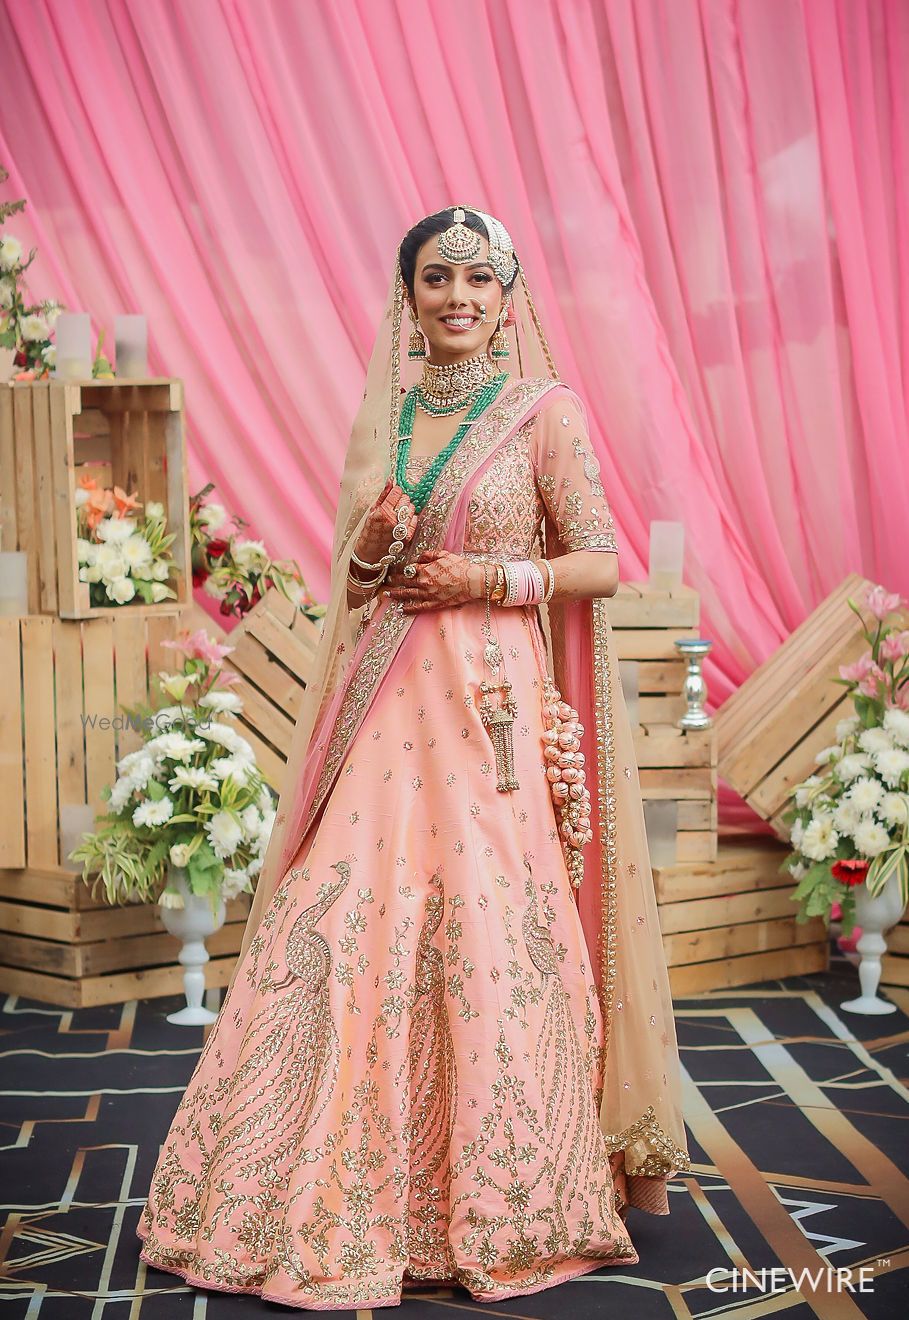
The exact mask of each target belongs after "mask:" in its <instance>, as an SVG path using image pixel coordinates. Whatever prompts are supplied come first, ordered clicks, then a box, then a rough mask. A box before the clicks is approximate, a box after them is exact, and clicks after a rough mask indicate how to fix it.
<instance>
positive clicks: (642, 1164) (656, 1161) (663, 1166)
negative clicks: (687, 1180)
mask: <svg viewBox="0 0 909 1320" xmlns="http://www.w3.org/2000/svg"><path fill="white" fill-rule="evenodd" d="M605 1140H606V1145H607V1148H608V1149H609V1151H610V1153H612V1152H614V1151H620V1150H621V1151H624V1152H625V1172H626V1173H628V1174H636V1175H639V1176H641V1177H645V1178H668V1177H669V1176H670V1175H671V1174H672V1173H684V1172H685V1171H687V1170H688V1169H690V1168H691V1161H690V1160H689V1158H688V1156H687V1155H686V1153H685V1152H684V1151H683V1150H679V1148H678V1146H677V1145H676V1144H675V1142H674V1141H673V1140H672V1139H671V1138H670V1137H668V1136H667V1135H666V1133H665V1132H664V1131H663V1129H662V1128H661V1127H660V1125H659V1123H658V1122H657V1118H656V1113H655V1112H654V1109H653V1106H652V1105H651V1106H649V1107H648V1108H647V1109H646V1110H645V1112H644V1113H643V1114H642V1115H641V1117H640V1118H639V1119H638V1120H637V1122H636V1123H631V1124H630V1125H629V1126H628V1127H627V1128H625V1129H624V1131H622V1132H613V1133H607V1134H606V1138H605Z"/></svg>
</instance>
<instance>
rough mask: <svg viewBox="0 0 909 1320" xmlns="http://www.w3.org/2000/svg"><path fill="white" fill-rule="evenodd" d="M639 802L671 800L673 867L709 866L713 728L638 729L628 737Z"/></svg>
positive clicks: (713, 837) (713, 824)
mask: <svg viewBox="0 0 909 1320" xmlns="http://www.w3.org/2000/svg"><path fill="white" fill-rule="evenodd" d="M634 752H635V759H636V760H637V763H638V774H639V777H640V781H641V796H642V797H643V799H644V801H645V802H646V801H648V800H653V799H657V800H660V799H662V800H665V799H667V798H669V799H675V801H677V802H678V810H679V824H678V834H677V837H676V859H677V861H678V863H688V862H710V861H713V860H714V859H715V858H716V855H717V769H716V734H715V732H714V730H713V728H708V729H679V728H677V727H676V726H675V725H674V724H650V725H642V726H641V727H640V728H639V729H638V730H637V732H636V733H635V736H634Z"/></svg>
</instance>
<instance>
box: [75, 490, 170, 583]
mask: <svg viewBox="0 0 909 1320" xmlns="http://www.w3.org/2000/svg"><path fill="white" fill-rule="evenodd" d="M140 508H141V505H140V504H139V502H138V500H137V499H136V493H135V492H134V493H133V494H132V495H127V493H126V491H124V490H122V489H121V488H120V487H119V486H114V487H113V488H112V489H111V488H108V487H100V486H99V485H98V483H97V482H96V481H95V480H94V478H93V477H88V476H82V477H81V478H80V480H79V485H78V486H77V488H76V530H77V539H76V554H77V557H78V560H79V580H80V582H87V583H89V584H90V585H89V600H90V602H91V604H92V605H105V606H109V605H111V604H114V605H127V604H129V602H130V601H132V600H134V599H135V598H136V597H137V596H138V597H139V598H140V600H142V601H144V603H145V604H146V605H152V604H157V603H158V602H159V601H162V600H176V599H177V593H176V591H174V589H173V587H169V586H168V585H167V582H168V579H169V578H170V576H171V574H172V572H173V568H174V561H173V558H172V557H171V555H170V554H169V553H168V551H169V547H170V546H171V545H172V544H173V541H174V539H175V534H174V533H173V532H166V531H165V528H166V526H167V520H166V517H165V512H164V505H163V504H158V503H157V502H155V501H149V503H148V504H146V506H145V512H144V514H143V515H141V516H140V517H138V518H135V517H130V516H129V515H130V514H131V513H134V512H136V511H137V510H138V509H140Z"/></svg>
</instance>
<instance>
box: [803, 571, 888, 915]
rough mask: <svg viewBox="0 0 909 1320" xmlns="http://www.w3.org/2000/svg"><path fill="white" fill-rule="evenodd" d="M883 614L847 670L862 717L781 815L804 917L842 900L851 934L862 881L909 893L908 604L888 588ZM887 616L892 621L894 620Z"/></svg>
mask: <svg viewBox="0 0 909 1320" xmlns="http://www.w3.org/2000/svg"><path fill="white" fill-rule="evenodd" d="M863 603H864V605H865V606H866V608H868V609H869V610H870V611H871V614H872V616H873V618H874V620H875V621H876V623H875V624H872V626H871V627H870V628H869V626H868V624H866V622H865V620H864V618H863V616H862V613H861V610H860V609H859V607H858V606H857V605H856V603H855V602H854V601H852V600H850V601H849V605H850V607H851V608H852V609H853V611H854V612H855V613H856V614H857V615H858V617H859V618H860V619H861V620H862V629H863V631H864V634H865V638H866V640H867V641H868V643H869V649H868V651H867V652H866V653H865V654H864V655H862V656H861V657H860V658H859V659H858V660H857V661H856V662H855V663H854V664H851V665H844V666H841V668H840V677H839V678H838V679H835V680H834V681H835V682H838V683H842V684H843V685H844V686H845V687H847V688H848V689H849V690H850V691H851V693H852V697H853V702H854V705H855V714H854V715H851V716H849V717H848V718H846V719H843V720H840V722H839V723H838V724H837V726H836V731H835V736H836V742H835V743H834V744H832V745H831V746H829V747H824V748H823V749H822V750H821V751H819V752H818V753H817V755H816V757H815V763H816V764H817V765H818V767H819V769H818V771H817V772H816V773H815V774H813V775H810V776H809V777H808V779H806V780H804V781H803V782H802V783H801V784H797V785H796V786H795V788H793V789H792V790H791V792H790V794H789V796H790V797H791V798H792V799H793V801H794V805H793V807H791V808H790V809H789V810H788V811H787V812H786V813H785V814H784V816H783V820H784V821H785V823H786V824H788V825H790V826H791V833H790V842H791V844H792V847H793V851H792V852H791V853H790V854H789V855H788V856H787V857H786V859H785V860H784V862H783V865H782V867H781V870H788V871H789V872H790V874H791V875H792V876H793V878H794V879H795V880H797V881H798V884H797V887H796V889H795V892H794V894H793V898H794V900H795V901H796V902H798V903H799V904H800V905H801V907H800V911H799V914H798V917H797V920H799V921H807V920H808V919H809V918H810V917H817V916H820V917H823V918H824V920H825V921H827V922H828V923H829V921H830V917H831V911H832V909H833V908H834V905H836V904H839V906H840V909H841V917H842V923H843V926H842V929H843V934H844V935H849V934H850V932H851V931H852V929H853V926H854V924H855V887H856V886H857V885H861V884H864V885H866V886H867V888H868V891H869V893H871V894H872V895H876V894H879V893H880V892H881V890H882V889H883V888H884V886H885V885H886V884H887V882H888V881H889V880H890V879H891V877H894V876H895V877H897V879H898V882H899V886H900V889H901V891H902V895H903V901H904V903H905V902H906V901H907V900H909V630H907V629H906V628H905V626H904V625H905V622H906V620H905V617H904V616H903V615H902V614H901V610H902V609H904V607H905V606H906V605H907V604H909V602H906V601H904V600H902V599H901V597H900V596H899V595H897V594H894V593H889V592H887V591H885V590H884V588H883V587H873V588H871V589H869V590H868V591H867V592H866V596H865V600H864V602H863ZM888 620H889V623H888Z"/></svg>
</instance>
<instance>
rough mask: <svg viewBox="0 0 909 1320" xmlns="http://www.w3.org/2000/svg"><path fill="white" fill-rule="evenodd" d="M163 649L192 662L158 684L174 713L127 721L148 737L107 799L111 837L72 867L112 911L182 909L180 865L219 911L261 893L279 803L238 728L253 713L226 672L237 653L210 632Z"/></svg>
mask: <svg viewBox="0 0 909 1320" xmlns="http://www.w3.org/2000/svg"><path fill="white" fill-rule="evenodd" d="M162 645H163V646H167V647H171V648H173V649H174V650H177V651H179V652H182V654H183V656H184V660H183V668H182V671H181V672H179V673H174V674H168V673H164V672H162V673H161V674H160V675H159V679H158V683H159V687H160V689H161V692H162V694H163V695H164V696H165V698H167V700H168V701H170V702H171V703H173V704H170V705H167V706H163V707H161V708H159V709H157V710H151V709H147V708H144V707H134V708H131V709H129V710H128V711H127V714H128V716H129V718H130V720H131V721H138V720H139V719H141V725H142V728H143V730H144V731H146V732H147V733H148V737H147V739H146V741H145V742H144V744H143V746H142V747H140V748H138V749H137V750H136V751H133V752H129V753H128V754H127V755H126V756H124V757H122V758H121V760H120V761H119V762H118V764H117V773H118V778H117V780H116V782H115V784H114V785H113V787H112V788H110V787H109V788H107V789H105V790H103V793H102V795H103V796H104V798H105V800H106V801H107V802H108V805H109V812H108V814H107V815H106V816H104V817H102V818H101V819H103V821H104V822H105V823H104V825H103V827H102V828H101V829H100V830H98V831H97V832H95V833H92V834H87V835H85V836H84V837H83V839H82V841H81V842H80V843H79V845H78V846H77V847H76V848H75V849H74V850H73V851H72V852H71V853H70V857H71V858H72V859H73V860H74V861H81V862H82V863H83V879H84V880H85V881H86V883H91V884H92V892H93V894H94V893H95V890H96V889H97V886H98V883H99V882H100V883H102V884H103V887H104V896H105V899H106V900H107V902H108V903H111V904H118V903H126V902H130V901H132V902H135V901H139V902H151V901H153V900H156V901H157V902H158V903H159V904H160V905H161V906H162V907H182V906H183V898H182V896H181V895H180V894H179V893H178V892H177V891H176V890H175V889H173V888H172V887H170V886H169V885H168V884H167V876H168V863H170V864H171V865H172V866H175V867H182V868H185V870H186V874H187V881H188V884H189V888H190V890H191V892H192V893H194V894H207V895H209V897H210V899H211V902H212V907H213V908H215V907H217V903H218V899H219V896H220V897H223V898H225V899H231V898H235V897H236V896H237V895H238V894H241V893H252V892H253V889H254V878H255V876H257V875H258V873H259V871H260V869H261V867H262V859H263V857H264V855H265V848H266V846H267V843H268V839H269V837H270V835H271V830H272V825H273V823H274V816H275V813H274V806H273V802H272V796H271V792H270V790H269V788H268V786H267V784H266V783H265V781H264V779H263V778H262V775H261V772H260V771H259V770H258V768H257V766H256V758H255V752H254V750H253V748H252V746H251V745H250V743H249V742H247V740H246V739H245V738H244V737H242V735H241V734H240V733H239V732H238V730H237V728H236V725H235V720H236V716H237V713H238V711H240V710H241V709H242V705H243V703H242V701H241V700H240V698H239V696H238V695H237V694H236V693H234V692H231V691H229V688H230V687H231V686H232V684H233V682H235V681H236V680H235V676H234V675H233V674H230V673H228V672H227V671H225V670H224V668H223V660H224V657H225V656H226V655H227V654H229V653H230V652H231V651H232V650H233V649H234V648H233V647H231V646H224V645H222V644H220V643H218V642H216V641H214V640H213V639H212V638H210V637H209V636H208V635H207V633H206V632H205V631H204V629H200V631H199V632H197V633H194V634H193V635H192V636H190V635H189V634H188V632H186V631H184V632H183V634H181V636H180V638H178V639H177V640H176V641H165V642H162ZM137 727H138V725H137Z"/></svg>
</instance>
